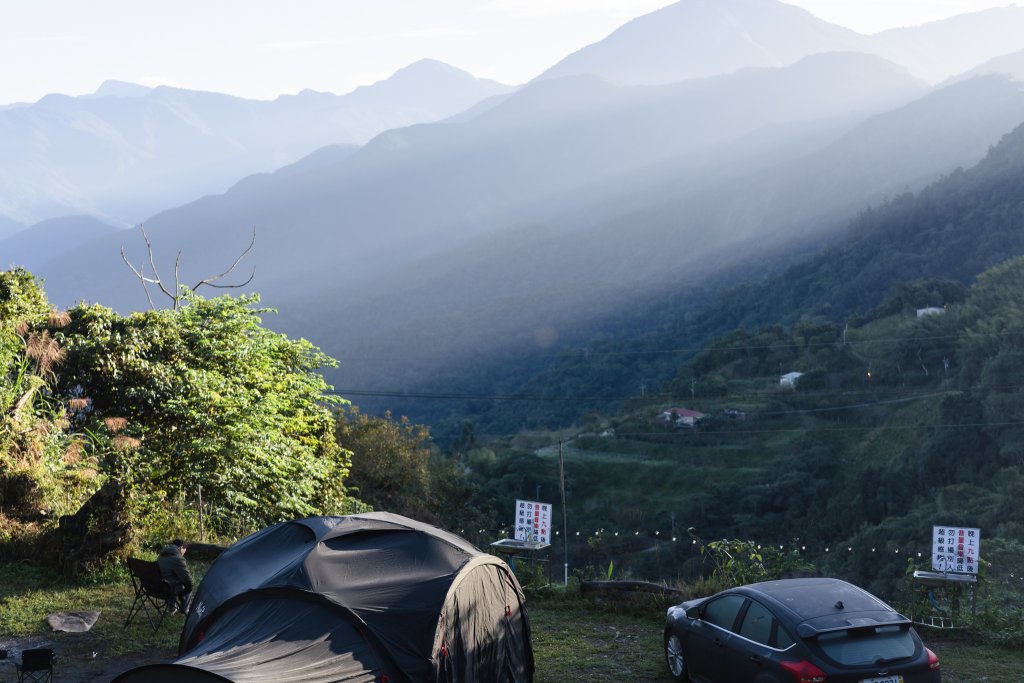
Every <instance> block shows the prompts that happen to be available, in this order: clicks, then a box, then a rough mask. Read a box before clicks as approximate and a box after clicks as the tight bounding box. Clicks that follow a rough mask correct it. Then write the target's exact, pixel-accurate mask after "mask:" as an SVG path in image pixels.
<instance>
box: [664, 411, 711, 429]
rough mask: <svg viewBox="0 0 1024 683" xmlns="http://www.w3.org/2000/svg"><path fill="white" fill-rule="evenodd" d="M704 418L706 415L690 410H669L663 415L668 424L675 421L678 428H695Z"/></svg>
mask: <svg viewBox="0 0 1024 683" xmlns="http://www.w3.org/2000/svg"><path fill="white" fill-rule="evenodd" d="M703 418H704V413H702V412H699V411H696V410H690V409H689V408H669V409H668V410H664V411H662V413H661V419H663V420H665V421H666V422H672V421H673V420H674V421H675V425H676V426H677V427H693V426H695V425H696V424H697V422H698V421H699V420H702V419H703Z"/></svg>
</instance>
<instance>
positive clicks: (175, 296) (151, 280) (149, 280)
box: [121, 224, 256, 310]
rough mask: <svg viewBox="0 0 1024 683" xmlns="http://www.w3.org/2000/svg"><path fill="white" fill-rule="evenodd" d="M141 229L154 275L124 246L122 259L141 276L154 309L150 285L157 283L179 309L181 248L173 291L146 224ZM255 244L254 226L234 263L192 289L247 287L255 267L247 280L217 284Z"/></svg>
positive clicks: (175, 307)
mask: <svg viewBox="0 0 1024 683" xmlns="http://www.w3.org/2000/svg"><path fill="white" fill-rule="evenodd" d="M139 230H141V231H142V239H143V240H145V242H146V252H147V253H148V254H149V267H150V268H152V270H153V274H152V276H149V275H146V265H145V263H143V264H142V265H140V266H139V267H138V268H136V267H135V266H134V265H133V264H132V262H131V261H129V260H128V256H127V255H126V254H125V253H124V247H121V259H122V260H124V262H125V263H126V264H127V265H128V267H129V268H131V269H132V272H133V273H135V277H137V278H139V282H141V283H142V289H143V290H144V291H145V292H146V299H147V300H148V301H149V305H150V307H151V308H152V309H153V310H156V304H155V303H153V296H152V295H151V294H150V292H149V285H151V284H153V285H156V286H157V287H158V288H159V289H160V291H161V292H163V293H164V294H165V295H166V296H167V297H168V298H169V299H170V300H171V301H172V302H173V304H172V305H173V308H174V310H178V306H179V305H180V304H181V279H180V275H181V271H180V266H181V250H180V249H179V250H178V255H177V256H176V257H175V259H174V289H173V291H172V290H170V289H168V288H167V286H166V285H165V284H164V281H163V278H161V277H160V273H159V272H157V269H156V260H155V259H154V258H153V244H152V242H150V241H149V235H148V234H146V226H145V225H141V224H140V225H139ZM255 244H256V228H253V229H252V239H251V240H249V246H248V247H246V248H245V251H243V252H242V253H241V254H239V255H238V258H236V259H235V261H234V263H232V264H231V266H230V267H228V269H227V270H225V271H224V272H223V273H220V274H219V275H214V276H212V277H207V278H203V279H202V280H200V281H199V282H197V283H196V284H195V286H194V287H192V288H191V289H192V291H193V292H194V291H196V290H197V289H199V288H200V287H202V286H203V285H207V286H209V287H214V288H217V289H237V288H239V287H245V286H246V285H247V284H249V283H250V282H252V279H253V277H255V276H256V268H255V267H253V269H252V273H250V275H249V279H247V280H246V281H245V282H242V283H239V284H234V285H224V284H215V283H216V281H217V280H220V279H221V278H223V277H226V276H227V275H230V274H231V272H232V271H233V270H234V269H235V266H237V265H238V264H239V262H240V261H241V260H242V259H243V258H245V257H246V256H247V255H248V254H249V252H250V251H252V248H253V245H255Z"/></svg>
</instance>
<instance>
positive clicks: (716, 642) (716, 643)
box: [715, 638, 722, 647]
mask: <svg viewBox="0 0 1024 683" xmlns="http://www.w3.org/2000/svg"><path fill="white" fill-rule="evenodd" d="M715 645H717V646H718V647H722V639H721V638H715Z"/></svg>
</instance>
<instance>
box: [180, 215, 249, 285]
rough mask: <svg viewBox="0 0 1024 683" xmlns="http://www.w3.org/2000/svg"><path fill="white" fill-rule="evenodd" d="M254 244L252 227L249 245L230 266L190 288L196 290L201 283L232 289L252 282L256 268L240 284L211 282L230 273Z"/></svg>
mask: <svg viewBox="0 0 1024 683" xmlns="http://www.w3.org/2000/svg"><path fill="white" fill-rule="evenodd" d="M255 244H256V228H253V229H252V239H251V240H249V246H247V247H246V248H245V251H243V252H242V253H241V254H239V255H238V258H236V259H235V262H234V263H232V264H231V266H230V267H229V268H228V269H227V270H225V271H224V272H223V273H221V274H220V275H214V276H213V277H208V278H206V279H205V280H200V281H199V282H197V283H196V286H195V287H193V288H192V291H193V292H194V291H196V290H197V289H199V288H200V287H201V286H203V285H208V286H210V287H214V288H217V289H232V288H236V287H245V286H246V285H247V284H249V283H250V282H252V279H253V277H255V275H256V268H253V269H252V274H251V275H249V279H248V280H246V281H245V282H243V283H242V284H239V285H215V284H213V282H214V280H219V279H221V278H222V277H224V276H225V275H228V274H230V273H231V271H233V270H234V269H235V266H237V265H238V263H239V262H240V261H241V260H242V259H244V258H245V257H246V256H247V255H248V254H249V252H250V251H252V248H253V245H255Z"/></svg>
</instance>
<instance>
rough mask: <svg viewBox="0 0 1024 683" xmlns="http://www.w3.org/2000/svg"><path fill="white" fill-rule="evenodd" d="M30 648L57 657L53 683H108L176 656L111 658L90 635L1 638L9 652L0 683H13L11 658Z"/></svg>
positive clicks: (0, 644)
mask: <svg viewBox="0 0 1024 683" xmlns="http://www.w3.org/2000/svg"><path fill="white" fill-rule="evenodd" d="M33 647H52V648H53V651H54V654H55V655H56V660H55V661H54V663H53V680H54V683H101V682H102V683H109V682H110V681H112V680H113V679H114V677H115V676H118V675H119V674H122V673H124V672H125V671H128V670H129V669H134V668H135V667H137V666H141V665H143V664H157V663H159V662H165V661H168V660H171V659H173V658H174V655H175V652H174V651H173V650H171V649H168V651H167V652H148V653H145V654H136V655H128V656H120V657H111V656H108V655H106V654H105V653H104V642H103V640H102V639H101V638H99V637H96V636H93V635H92V634H90V633H74V634H63V633H62V634H54V637H53V638H51V639H47V638H40V637H35V638H9V637H0V650H6V651H7V652H8V658H7V659H5V660H0V681H13V680H16V678H17V673H16V670H15V664H14V658H15V657H17V655H18V653H20V652H21V650H27V649H29V648H33Z"/></svg>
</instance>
